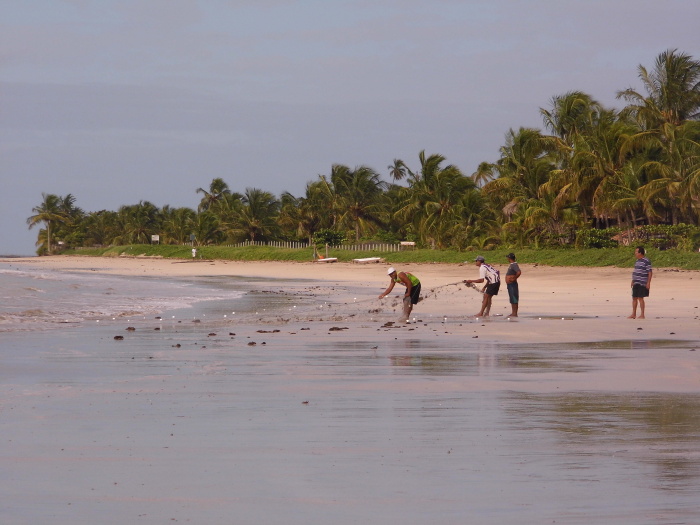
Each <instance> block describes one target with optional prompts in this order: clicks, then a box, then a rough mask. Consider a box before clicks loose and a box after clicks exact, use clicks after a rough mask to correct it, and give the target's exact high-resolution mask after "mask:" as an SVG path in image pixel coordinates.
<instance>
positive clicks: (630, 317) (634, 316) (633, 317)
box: [627, 314, 637, 319]
mask: <svg viewBox="0 0 700 525" xmlns="http://www.w3.org/2000/svg"><path fill="white" fill-rule="evenodd" d="M636 318H637V316H636V315H634V314H632V315H630V316H629V317H627V319H636Z"/></svg>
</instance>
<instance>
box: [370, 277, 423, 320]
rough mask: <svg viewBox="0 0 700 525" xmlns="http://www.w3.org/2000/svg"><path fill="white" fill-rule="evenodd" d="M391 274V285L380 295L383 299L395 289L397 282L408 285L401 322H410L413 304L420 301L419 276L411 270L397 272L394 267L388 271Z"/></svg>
mask: <svg viewBox="0 0 700 525" xmlns="http://www.w3.org/2000/svg"><path fill="white" fill-rule="evenodd" d="M386 273H387V274H389V279H391V282H390V283H389V287H388V288H387V289H386V290H384V293H382V294H380V295H379V298H380V299H383V298H384V297H386V296H387V295H389V294H390V293H391V291H392V290H393V289H394V285H395V284H396V283H399V284H402V285H404V286H405V287H406V293H405V294H404V296H403V315H402V316H401V319H400V322H402V323H403V322H406V323H407V322H408V318H409V316H410V315H411V311H412V310H413V305H414V304H416V303H418V301H420V280H419V279H418V277H416V276H415V275H413V274H412V273H409V272H397V271H396V270H395V269H394V268H389V269H388V270H387V272H386Z"/></svg>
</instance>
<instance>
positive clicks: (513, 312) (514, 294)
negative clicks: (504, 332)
mask: <svg viewBox="0 0 700 525" xmlns="http://www.w3.org/2000/svg"><path fill="white" fill-rule="evenodd" d="M518 295H519V294H518V283H508V299H509V300H510V316H511V317H518V300H519V297H518Z"/></svg>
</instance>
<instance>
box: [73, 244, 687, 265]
mask: <svg viewBox="0 0 700 525" xmlns="http://www.w3.org/2000/svg"><path fill="white" fill-rule="evenodd" d="M510 251H511V250H510V249H508V248H502V249H498V250H492V251H484V252H481V253H480V255H483V256H484V257H485V258H486V261H487V262H490V263H494V264H497V265H500V264H506V262H507V260H506V257H505V255H506V254H507V253H508V252H510ZM512 251H514V252H515V254H516V255H517V257H518V262H520V263H524V264H544V265H549V266H616V267H621V268H628V267H629V268H631V267H632V266H633V264H634V248H629V247H628V248H601V249H586V250H576V249H561V250H554V249H543V250H536V249H532V248H528V249H522V250H518V249H515V250H512ZM65 253H67V254H72V255H92V256H106V257H119V256H134V257H136V256H151V257H169V258H176V259H177V258H179V259H191V258H192V249H191V248H190V247H188V246H168V245H148V244H145V245H129V246H113V247H110V248H89V249H81V250H75V251H67V252H65ZM478 254H479V253H477V252H457V251H450V250H444V251H441V250H406V251H402V252H379V251H346V250H334V249H333V248H330V249H329V256H331V257H337V258H338V260H339V261H343V262H350V261H352V260H353V259H359V258H364V257H383V258H384V259H386V260H387V262H390V263H410V262H414V263H460V262H464V261H472V260H474V257H476V255H478ZM647 255H648V257H649V258H650V259H651V261H652V264H653V265H654V267H655V268H678V269H684V270H700V253H696V252H687V251H678V250H663V251H659V250H654V249H649V250H648V251H647ZM197 257H201V258H203V259H222V260H230V261H298V262H305V261H311V260H312V259H313V251H312V250H311V249H310V248H306V249H300V248H297V249H291V248H273V247H266V246H247V247H242V248H232V247H222V246H202V247H200V248H198V249H197Z"/></svg>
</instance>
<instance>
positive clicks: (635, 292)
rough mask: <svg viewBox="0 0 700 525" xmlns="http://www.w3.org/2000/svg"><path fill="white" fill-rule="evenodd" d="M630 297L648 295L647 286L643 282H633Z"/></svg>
mask: <svg viewBox="0 0 700 525" xmlns="http://www.w3.org/2000/svg"><path fill="white" fill-rule="evenodd" d="M632 297H637V298H640V297H649V288H647V287H646V286H644V285H643V284H639V283H634V286H633V287H632Z"/></svg>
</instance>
